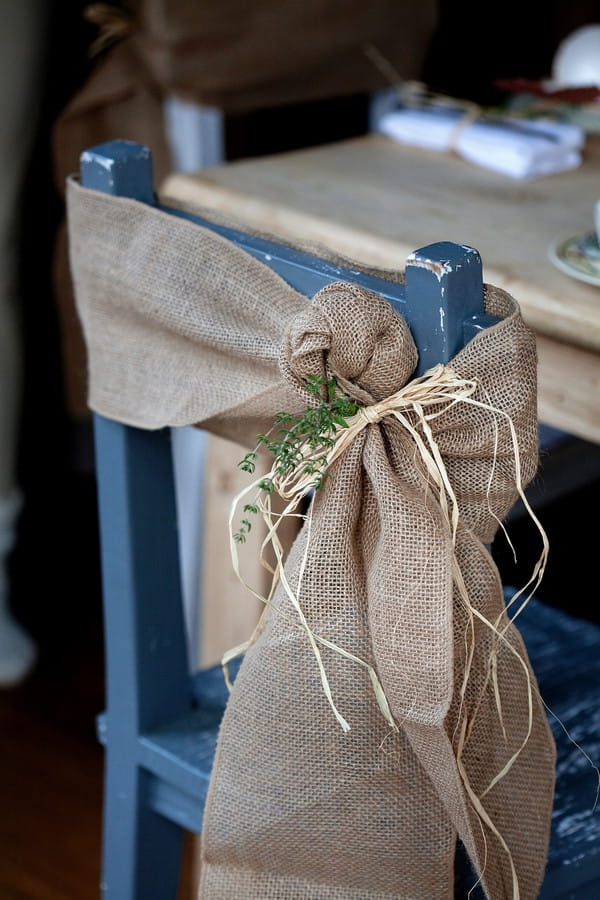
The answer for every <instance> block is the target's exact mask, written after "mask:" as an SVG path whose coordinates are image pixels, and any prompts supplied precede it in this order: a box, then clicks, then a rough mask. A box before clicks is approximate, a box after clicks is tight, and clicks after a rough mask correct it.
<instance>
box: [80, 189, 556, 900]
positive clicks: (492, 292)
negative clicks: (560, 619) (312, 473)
mask: <svg viewBox="0 0 600 900" xmlns="http://www.w3.org/2000/svg"><path fill="white" fill-rule="evenodd" d="M67 198H68V221H69V229H70V249H71V266H72V273H73V280H74V286H75V292H76V299H77V306H78V311H79V314H80V316H81V322H82V327H83V331H84V334H85V338H86V344H87V348H88V359H89V385H88V396H89V404H90V408H91V409H93V410H96V411H98V412H100V413H103V414H104V415H108V416H112V417H114V418H116V419H119V420H121V421H124V422H127V423H130V424H134V425H138V426H141V427H145V428H158V427H161V426H164V425H184V424H197V425H201V426H202V427H206V428H208V429H210V430H211V431H214V432H216V433H219V434H224V435H226V436H228V437H233V438H234V439H236V440H237V441H239V442H240V444H241V445H242V446H243V447H245V448H251V447H252V446H253V445H254V443H255V435H256V433H257V432H259V431H264V430H265V429H266V428H268V427H269V426H270V425H271V424H272V420H273V416H274V414H276V413H277V412H278V411H280V410H282V409H289V410H290V411H298V410H300V409H302V408H305V407H306V406H307V405H309V404H310V403H311V402H314V401H311V398H310V396H309V395H308V394H307V392H306V390H305V389H304V380H305V378H306V376H307V375H310V374H315V375H326V376H328V377H329V376H330V375H331V374H335V375H336V377H337V378H338V381H339V383H340V384H341V385H342V386H343V387H344V390H345V391H346V393H348V394H349V395H350V396H354V397H355V398H357V399H358V400H360V401H361V402H362V403H365V404H366V405H367V406H370V405H372V404H373V403H374V402H376V401H380V400H384V399H385V398H386V397H388V396H389V395H391V394H393V393H394V392H395V391H397V390H399V389H402V388H403V387H404V386H405V385H406V384H407V383H408V384H410V379H411V375H412V372H413V369H414V366H415V361H416V350H415V348H414V345H413V343H412V339H411V336H410V333H409V331H408V328H407V326H406V325H405V323H404V321H403V320H402V319H401V318H400V317H399V316H398V315H397V314H396V313H394V312H393V311H392V309H391V307H390V306H389V304H387V302H385V301H383V300H382V299H381V298H380V297H378V296H376V295H374V294H371V293H369V292H367V291H364V290H362V289H359V288H357V287H356V286H353V285H349V284H345V283H337V284H334V285H331V286H329V287H327V288H325V289H323V290H321V291H320V292H319V293H318V294H317V295H316V296H315V298H314V299H313V300H312V301H311V300H309V299H307V298H305V297H303V296H301V295H300V294H298V293H297V292H296V291H295V290H293V289H292V288H290V287H289V286H288V285H287V284H285V283H284V282H283V281H282V279H281V278H280V277H279V276H277V275H276V274H275V273H273V272H272V271H271V270H269V269H268V268H267V267H265V266H264V265H263V264H261V263H259V262H258V261H256V260H254V259H252V258H251V257H249V256H248V255H247V254H246V253H244V252H243V251H242V250H240V249H239V248H236V247H235V246H233V245H230V244H229V243H228V242H227V241H225V240H224V239H223V238H221V237H219V236H218V235H216V234H215V233H213V232H211V231H210V230H208V229H203V228H200V227H198V226H196V225H193V224H192V223H190V222H188V221H184V220H179V219H174V218H172V217H170V216H168V215H166V214H164V213H162V212H160V211H159V210H155V209H152V208H149V207H146V206H144V205H142V204H139V203H136V202H135V201H131V200H126V199H119V198H117V199H115V198H111V197H107V196H105V195H101V194H97V193H95V192H92V191H87V190H85V189H83V188H81V187H80V186H79V185H78V184H77V182H76V181H75V180H74V179H71V180H70V183H69V188H68V194H67ZM485 305H486V310H487V311H488V312H489V313H491V314H493V315H495V316H498V317H499V319H500V321H499V323H498V324H497V325H495V326H493V327H491V328H489V329H487V330H486V331H484V332H481V333H480V334H478V335H477V336H476V337H475V338H474V339H473V340H472V341H470V343H469V344H468V345H467V346H466V347H465V348H464V349H463V350H462V351H461V352H459V353H458V354H457V355H456V357H455V358H454V359H453V360H452V361H451V363H450V366H451V369H452V371H453V372H454V373H456V374H457V376H460V377H463V378H468V379H472V380H473V381H474V382H475V384H476V390H475V393H474V394H473V395H472V399H473V400H474V401H475V402H476V403H481V405H473V404H469V403H460V402H457V403H454V404H449V405H446V406H445V407H444V409H443V411H441V407H440V409H439V410H438V411H439V412H440V415H439V416H437V418H434V419H432V420H430V424H431V429H432V432H433V437H434V440H435V443H436V444H437V447H438V448H439V451H440V454H441V458H442V460H443V463H444V466H445V470H446V472H447V473H448V476H449V479H450V481H451V485H452V488H453V490H454V493H455V495H456V498H457V502H458V509H459V514H460V515H459V519H458V522H457V524H456V529H455V536H454V539H453V535H452V525H451V517H449V515H448V514H446V513H445V512H444V510H443V503H442V502H441V499H440V496H441V495H440V491H439V490H438V489H437V488H436V485H435V483H434V481H433V480H432V478H431V477H430V473H428V472H426V471H425V469H424V465H423V462H422V458H421V456H420V454H419V452H418V451H417V449H416V444H415V440H414V438H413V437H412V436H411V434H410V430H409V429H407V428H406V427H404V426H403V425H402V423H400V422H399V421H398V420H397V419H395V418H394V417H393V416H386V417H385V418H383V419H382V420H381V421H378V422H375V421H374V422H372V423H370V424H367V425H366V426H365V427H364V429H363V430H362V431H361V432H360V433H359V434H358V435H357V437H356V438H355V440H354V441H353V442H352V444H351V445H350V446H349V448H348V449H347V450H346V452H345V453H344V454H342V456H340V458H339V459H338V460H337V461H336V462H335V463H334V464H333V465H332V467H331V470H330V472H329V476H328V478H327V479H326V480H325V482H324V486H323V488H322V489H321V490H318V491H316V492H315V495H314V499H313V501H312V504H311V509H312V514H311V517H310V522H308V521H307V522H306V523H305V525H304V526H303V528H302V529H301V531H300V533H299V535H298V537H297V539H296V541H295V543H294V545H293V547H292V549H291V551H290V553H289V557H288V559H287V560H286V563H285V575H286V579H287V582H288V583H289V584H290V585H292V586H293V588H294V591H295V594H296V597H297V598H298V600H299V603H300V605H301V607H302V611H303V613H304V616H305V617H306V621H307V623H308V625H309V627H310V629H311V630H312V632H313V633H314V634H316V635H318V636H319V638H322V639H324V640H326V641H329V642H331V644H332V645H335V646H336V647H339V648H343V650H345V651H347V652H348V653H350V654H353V655H354V656H355V657H357V658H359V659H360V660H362V661H363V662H364V663H365V664H367V665H368V666H372V667H373V670H374V672H376V673H377V676H378V678H379V681H380V683H381V685H382V687H383V689H384V692H385V696H386V698H387V701H388V702H389V707H390V710H391V714H392V716H393V721H394V723H395V728H392V727H390V724H389V723H388V722H387V721H386V719H385V717H384V715H383V714H382V711H381V708H380V706H379V705H378V702H377V700H376V696H375V693H374V690H373V684H372V681H371V680H370V678H369V674H368V670H367V668H366V667H365V666H363V665H358V664H356V663H355V662H353V661H352V660H350V659H348V658H347V657H345V656H342V655H341V654H340V653H339V652H337V651H336V650H335V649H333V648H332V647H328V646H324V645H323V644H321V658H322V663H323V666H324V669H325V671H326V673H327V677H328V681H329V685H330V686H331V691H332V697H333V699H334V701H335V705H336V707H337V708H338V710H339V712H340V714H341V715H342V716H343V717H344V719H345V720H347V723H348V725H349V730H347V731H345V730H343V728H342V727H340V723H339V721H338V720H336V718H335V716H334V715H333V713H332V707H331V705H330V704H329V703H328V700H327V698H326V697H325V693H324V691H323V684H322V681H321V678H320V675H319V670H318V666H317V662H316V657H315V654H314V652H313V649H312V648H311V646H310V642H309V640H308V635H307V632H306V630H305V629H303V628H300V627H299V623H298V618H297V616H296V614H295V611H294V609H293V607H292V604H291V603H290V601H289V597H288V596H287V594H286V593H285V591H284V590H283V586H282V585H280V586H279V587H278V589H277V591H276V593H275V595H274V598H273V606H272V607H269V608H268V610H267V613H266V616H265V618H264V621H263V627H262V630H261V632H260V634H259V635H258V636H257V637H256V639H255V640H254V642H253V643H251V645H250V646H249V648H248V649H247V652H246V653H245V656H244V659H243V661H242V665H241V668H240V670H239V674H238V676H237V678H236V680H235V683H234V686H233V690H232V693H231V695H230V700H229V703H228V706H227V709H226V711H225V716H224V720H223V724H222V727H221V730H220V735H219V740H218V747H217V755H216V760H215V765H214V770H213V774H212V778H211V783H210V790H209V797H208V802H207V808H206V814H205V824H204V830H203V837H202V854H203V859H202V870H201V885H200V897H202V898H210V900H217V898H218V900H236V898H239V900H248V898H260V900H267V898H278V900H284V898H305V897H306V898H308V897H310V898H344V900H346V898H348V900H349V898H356V900H380V898H381V900H383V898H392V897H393V898H406V900H408V898H411V900H432V898H435V900H437V898H440V900H441V898H451V897H452V896H453V874H452V872H453V861H454V850H455V844H456V838H457V835H458V837H459V838H460V839H461V840H462V842H463V843H464V845H465V847H466V849H467V851H468V854H469V856H470V859H471V861H472V863H473V865H474V868H475V870H476V872H477V873H478V874H479V875H480V876H481V879H482V885H483V887H484V889H485V892H486V894H487V896H488V897H489V898H492V900H504V898H513V900H514V898H517V897H520V898H523V900H534V898H535V897H537V895H538V891H539V888H540V885H541V881H542V878H543V872H544V867H545V862H546V854H547V847H548V840H549V826H550V815H551V808H552V799H553V792H554V766H555V756H554V743H553V739H552V737H551V733H550V730H549V727H548V724H547V720H546V716H545V713H544V708H543V706H542V703H541V701H540V699H539V697H538V695H537V693H536V682H535V676H534V673H533V672H532V670H531V668H530V664H529V661H528V657H527V653H526V649H525V647H524V645H523V642H522V639H521V637H520V634H519V632H518V630H517V627H516V625H514V624H512V623H511V622H510V621H509V620H508V618H507V615H506V611H505V606H504V602H503V597H502V589H501V584H500V580H499V576H498V572H497V570H496V568H495V566H494V563H493V561H492V558H491V556H490V554H489V552H488V550H487V549H486V546H485V545H486V544H487V543H489V542H491V541H492V540H493V537H494V534H495V532H496V530H497V527H498V521H499V520H501V519H502V518H503V517H504V516H505V514H506V513H507V511H508V510H509V508H510V507H511V505H512V504H513V502H514V500H515V498H516V496H517V488H516V482H517V481H518V475H517V471H516V455H515V447H514V444H513V438H512V431H511V427H510V423H511V422H512V424H513V426H514V429H515V434H516V439H517V443H518V454H517V455H518V461H519V464H520V469H521V472H520V478H521V482H522V484H523V485H525V484H527V482H528V481H529V480H530V479H531V478H532V477H533V475H534V473H535V471H536V468H537V459H538V456H537V454H538V444H537V421H536V352H535V341H534V337H533V335H532V332H531V331H530V330H529V329H528V327H527V326H526V325H525V324H524V322H523V320H522V318H521V315H520V312H519V308H518V305H517V303H516V302H515V300H514V299H513V298H512V297H511V296H510V295H508V294H507V293H505V292H503V291H501V290H499V289H497V288H494V287H492V286H489V285H488V286H486V290H485ZM492 409H495V410H496V412H493V411H492ZM413 412H414V411H413ZM413 412H411V411H409V412H407V414H406V415H407V417H408V418H409V420H410V422H411V423H412V424H413V425H415V424H416V422H417V419H416V418H415V415H414V414H413ZM242 454H243V450H242V449H241V452H240V455H242ZM225 540H226V536H225V535H224V541H225ZM228 564H229V561H228V560H227V559H226V558H225V555H224V559H223V565H228ZM465 597H466V598H467V601H466V600H465ZM489 623H496V624H497V629H496V630H494V629H493V628H492V627H490V625H489ZM499 632H502V635H503V636H502V637H500V636H499ZM511 760H512V764H510V761H511Z"/></svg>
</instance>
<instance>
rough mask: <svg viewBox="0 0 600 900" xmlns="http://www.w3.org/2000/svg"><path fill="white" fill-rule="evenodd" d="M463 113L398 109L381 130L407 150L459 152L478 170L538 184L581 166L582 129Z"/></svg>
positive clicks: (382, 120) (388, 115)
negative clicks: (471, 117)
mask: <svg viewBox="0 0 600 900" xmlns="http://www.w3.org/2000/svg"><path fill="white" fill-rule="evenodd" d="M465 115H466V114H465V113H464V112H463V111H461V110H454V109H441V108H439V107H438V108H428V107H417V108H413V107H399V108H397V109H393V110H391V111H389V112H387V113H385V114H384V115H382V116H381V118H380V119H379V122H378V123H377V126H376V130H378V131H380V132H382V133H383V134H386V135H388V137H391V138H393V139H394V140H396V141H399V142H400V143H403V144H413V145H415V146H418V147H425V148H427V149H429V150H443V151H448V150H454V151H455V152H456V153H458V154H460V156H462V157H464V158H465V159H468V160H469V161H470V162H472V163H475V164H476V165H478V166H483V167H485V168H488V169H494V170H495V171H496V172H501V173H502V174H503V175H509V176H511V177H512V178H522V179H527V178H537V177H538V176H540V175H550V174H551V173H553V172H561V171H563V170H565V169H574V168H576V167H577V166H578V165H579V164H580V162H581V148H582V147H583V144H584V140H585V133H584V131H583V129H582V128H580V127H579V126H577V125H571V124H568V123H564V122H554V121H549V120H546V119H544V120H539V119H527V120H523V119H519V118H510V117H506V118H504V117H502V118H493V119H492V118H484V117H482V118H479V119H477V120H475V121H473V122H465V123H464V124H463V121H462V120H463V118H464V117H465Z"/></svg>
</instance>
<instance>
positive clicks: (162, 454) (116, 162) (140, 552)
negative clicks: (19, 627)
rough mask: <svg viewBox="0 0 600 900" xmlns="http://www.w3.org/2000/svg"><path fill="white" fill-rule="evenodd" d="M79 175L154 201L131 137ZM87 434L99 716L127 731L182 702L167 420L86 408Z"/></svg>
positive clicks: (185, 684) (184, 688)
mask: <svg viewBox="0 0 600 900" xmlns="http://www.w3.org/2000/svg"><path fill="white" fill-rule="evenodd" d="M80 177H81V183H82V185H83V186H84V187H88V188H93V189H95V190H98V191H102V192H103V193H106V194H111V195H113V196H123V197H131V198H133V199H136V200H140V201H142V202H144V203H149V204H154V188H153V174H152V158H151V154H150V152H149V150H148V149H147V148H146V147H143V146H141V145H139V144H135V143H133V142H130V141H111V142H108V143H106V144H103V145H99V146H97V147H94V148H92V149H90V150H86V151H85V152H84V153H82V155H81V159H80ZM94 440H95V454H96V470H97V476H98V485H99V486H100V489H99V493H98V506H99V510H98V513H99V523H100V541H101V554H102V565H101V569H102V572H103V594H104V628H105V635H106V687H107V713H106V725H107V727H108V728H109V729H116V728H118V729H119V732H120V733H121V734H126V733H129V734H130V735H131V738H132V739H135V737H136V736H137V734H138V733H139V732H140V731H143V730H146V729H148V728H152V727H153V726H154V725H156V724H157V723H160V722H162V721H164V720H165V718H170V717H172V716H174V715H177V713H178V712H180V713H181V714H182V715H183V714H184V713H185V712H186V711H187V710H189V708H190V703H191V696H190V688H189V666H188V662H187V659H188V649H187V644H186V642H185V626H184V612H183V604H182V603H181V602H179V601H180V599H181V596H182V594H181V577H180V564H179V549H178V534H177V511H176V508H175V490H174V473H173V462H172V452H171V435H170V429H168V428H165V429H161V430H160V431H156V432H151V431H146V430H143V429H138V428H133V427H130V426H127V425H122V424H120V423H118V422H114V421H112V420H109V419H106V418H104V417H103V416H100V415H98V414H94ZM165 598H169V602H168V603H166V602H165ZM132 600H133V602H132ZM178 707H179V709H178Z"/></svg>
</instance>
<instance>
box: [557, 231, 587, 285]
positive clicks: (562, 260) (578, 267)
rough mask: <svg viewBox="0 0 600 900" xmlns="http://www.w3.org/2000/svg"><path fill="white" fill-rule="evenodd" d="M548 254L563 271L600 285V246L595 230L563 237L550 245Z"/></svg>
mask: <svg viewBox="0 0 600 900" xmlns="http://www.w3.org/2000/svg"><path fill="white" fill-rule="evenodd" d="M548 255H549V257H550V260H551V261H552V262H553V263H554V265H555V266H556V267H557V268H558V269H560V270H561V271H562V272H565V273H566V274H567V275H570V276H571V277H572V278H577V279H579V281H586V282H587V283H588V284H595V285H596V286H597V287H600V246H599V245H598V239H597V238H596V234H595V232H593V231H590V232H587V233H586V234H576V235H573V237H569V238H561V239H560V240H559V241H556V242H555V243H553V244H552V245H551V246H550V248H549V250H548Z"/></svg>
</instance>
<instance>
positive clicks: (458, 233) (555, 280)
mask: <svg viewBox="0 0 600 900" xmlns="http://www.w3.org/2000/svg"><path fill="white" fill-rule="evenodd" d="M161 193H162V194H163V195H168V196H170V197H172V198H174V199H176V200H180V201H184V202H189V203H193V204H194V205H197V206H201V207H209V208H213V209H218V210H220V211H222V212H225V213H228V214H231V215H234V216H236V217H237V218H239V219H241V220H243V221H245V222H246V223H248V225H249V226H253V227H255V228H258V229H261V230H265V231H269V232H272V233H273V234H275V235H278V236H280V238H282V239H285V237H287V236H289V237H290V238H293V239H307V240H316V241H319V242H321V243H322V244H325V245H326V246H328V247H330V248H331V249H333V250H336V251H338V252H341V253H343V254H346V255H347V256H350V257H352V258H354V259H356V260H358V261H362V262H365V263H371V264H375V265H378V266H383V267H391V268H396V269H403V268H404V265H405V259H406V256H407V255H408V254H409V253H410V252H412V251H413V250H415V249H417V248H419V247H423V246H425V245H427V244H430V243H433V242H435V241H440V240H448V241H456V242H458V243H462V244H467V245H470V246H472V247H475V248H477V250H479V252H480V253H481V256H482V260H483V270H484V278H485V280H486V281H487V282H490V283H492V284H495V285H497V286H499V287H502V288H504V289H505V290H507V291H509V292H510V293H511V294H512V295H513V296H514V297H515V299H516V300H517V301H518V302H519V304H520V306H521V309H522V312H523V316H524V318H525V320H526V321H527V322H528V323H529V324H530V325H531V326H532V328H534V329H535V331H536V335H537V341H538V357H539V366H538V378H539V417H540V420H541V421H542V422H545V423H547V424H550V425H553V426H555V427H557V428H561V429H563V430H565V431H568V432H570V433H572V434H575V435H577V436H579V437H583V438H586V439H588V440H591V441H595V442H599V443H600V288H599V287H596V286H593V285H589V284H585V283H583V282H581V281H577V280H575V279H573V278H571V277H570V276H568V275H566V274H564V273H563V272H561V271H559V270H558V269H557V268H556V267H555V266H554V265H553V264H552V263H551V262H550V260H549V258H548V247H549V245H550V244H551V243H552V242H553V241H555V240H557V239H559V238H561V237H568V236H571V235H574V234H579V233H583V232H585V231H589V230H591V229H592V227H593V225H592V216H593V207H594V202H595V201H596V199H597V198H600V138H596V137H594V138H591V137H589V138H588V140H587V142H586V146H585V151H584V160H583V163H582V165H581V166H580V167H579V168H578V169H576V170H574V171H570V172H565V173H560V174H556V175H550V176H545V177H543V178H539V179H536V180H534V181H531V182H520V181H515V180H513V179H511V178H508V177H506V176H502V175H498V174H496V173H494V172H491V171H489V170H487V169H481V168H478V167H476V166H474V165H472V164H470V163H468V162H466V161H465V160H463V159H461V158H459V157H457V156H454V155H452V154H444V153H437V152H433V151H426V150H416V149H414V148H409V147H404V146H402V145H400V144H397V143H395V142H394V141H392V140H391V139H389V138H387V137H385V136H383V135H377V134H375V135H368V136H365V137H360V138H355V139H353V140H349V141H343V142H340V143H334V144H328V145H324V146H320V147H317V148H309V149H305V150H301V151H295V152H292V153H285V154H279V155H276V156H270V157H260V158H257V159H248V160H242V161H239V162H233V163H228V164H226V165H223V166H218V167H214V168H210V169H204V170H203V171H202V172H199V173H198V174H191V175H189V174H179V173H173V174H172V175H171V176H170V177H168V178H167V179H166V181H165V182H164V183H163V185H162V187H161Z"/></svg>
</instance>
